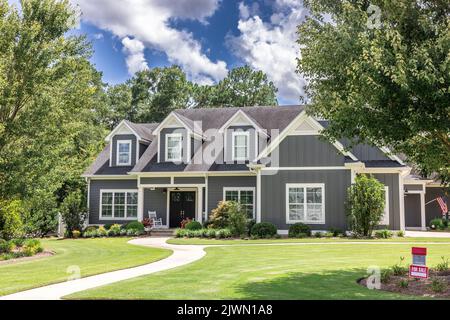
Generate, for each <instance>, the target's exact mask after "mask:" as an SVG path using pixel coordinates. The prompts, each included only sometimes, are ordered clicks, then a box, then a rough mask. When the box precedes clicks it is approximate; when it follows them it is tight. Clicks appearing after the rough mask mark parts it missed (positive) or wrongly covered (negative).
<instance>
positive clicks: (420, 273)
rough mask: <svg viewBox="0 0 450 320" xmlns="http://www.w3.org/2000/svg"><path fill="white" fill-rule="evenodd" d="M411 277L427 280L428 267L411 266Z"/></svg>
mask: <svg viewBox="0 0 450 320" xmlns="http://www.w3.org/2000/svg"><path fill="white" fill-rule="evenodd" d="M409 276H410V277H411V278H422V279H427V278H428V267H424V266H415V265H413V264H412V265H410V266H409Z"/></svg>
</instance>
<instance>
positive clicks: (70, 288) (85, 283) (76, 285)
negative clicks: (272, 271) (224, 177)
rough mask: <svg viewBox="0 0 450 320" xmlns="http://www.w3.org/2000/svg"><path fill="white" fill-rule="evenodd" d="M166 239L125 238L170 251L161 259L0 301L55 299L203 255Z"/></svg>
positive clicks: (177, 264)
mask: <svg viewBox="0 0 450 320" xmlns="http://www.w3.org/2000/svg"><path fill="white" fill-rule="evenodd" d="M167 239H168V238H139V239H134V240H131V241H129V243H131V244H135V245H142V246H148V247H154V248H163V249H169V250H172V251H173V253H172V255H170V256H169V257H167V258H165V259H162V260H159V261H156V262H152V263H149V264H146V265H142V266H139V267H134V268H129V269H123V270H117V271H112V272H107V273H102V274H99V275H95V276H89V277H86V278H81V279H77V280H72V281H66V282H60V283H56V284H51V285H48V286H44V287H39V288H35V289H30V290H26V291H21V292H17V293H13V294H10V295H6V296H2V297H0V300H59V299H61V298H62V297H64V296H66V295H69V294H72V293H75V292H79V291H83V290H88V289H92V288H95V287H100V286H104V285H107V284H111V283H114V282H118V281H122V280H127V279H131V278H135V277H139V276H143V275H148V274H152V273H155V272H159V271H163V270H168V269H172V268H176V267H179V266H183V265H186V264H189V263H191V262H194V261H197V260H199V259H201V258H202V257H203V256H204V255H205V254H206V253H205V251H204V250H203V248H204V247H205V246H197V245H171V244H167V243H166V240H167Z"/></svg>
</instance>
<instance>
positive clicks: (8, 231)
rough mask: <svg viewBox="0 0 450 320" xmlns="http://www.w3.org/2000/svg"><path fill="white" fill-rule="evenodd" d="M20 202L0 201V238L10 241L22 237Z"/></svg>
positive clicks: (21, 209)
mask: <svg viewBox="0 0 450 320" xmlns="http://www.w3.org/2000/svg"><path fill="white" fill-rule="evenodd" d="M22 213H23V208H22V202H21V201H20V200H12V201H6V200H4V201H0V238H3V239H5V240H10V239H12V238H15V237H18V236H20V235H22V230H23V229H22V228H23V223H22V218H21V216H22Z"/></svg>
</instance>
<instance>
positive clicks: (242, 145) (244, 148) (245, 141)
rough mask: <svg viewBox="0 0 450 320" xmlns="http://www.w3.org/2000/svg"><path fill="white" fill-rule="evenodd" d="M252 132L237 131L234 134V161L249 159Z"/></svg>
mask: <svg viewBox="0 0 450 320" xmlns="http://www.w3.org/2000/svg"><path fill="white" fill-rule="evenodd" d="M249 142H250V132H248V131H237V132H233V134H232V153H233V157H232V159H233V161H246V160H249V149H250V148H249Z"/></svg>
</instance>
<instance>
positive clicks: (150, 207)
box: [138, 178, 206, 229]
mask: <svg viewBox="0 0 450 320" xmlns="http://www.w3.org/2000/svg"><path fill="white" fill-rule="evenodd" d="M144 179H145V180H144ZM167 179H169V180H168V181H166V180H164V179H163V180H161V179H158V180H159V181H158V182H169V183H156V184H149V183H148V182H152V183H153V182H155V181H156V180H154V179H150V180H149V178H142V179H141V183H140V184H139V185H138V193H139V194H138V199H139V200H138V219H139V220H143V219H144V218H148V216H149V212H152V211H153V212H155V213H156V216H157V218H161V220H162V224H163V228H164V229H174V228H179V227H180V224H181V221H182V220H184V219H187V218H189V219H192V220H196V221H199V222H203V221H204V220H205V212H206V208H205V200H206V199H205V198H206V184H205V183H198V184H187V183H176V182H175V181H174V179H173V178H167ZM146 182H147V183H146ZM183 182H184V181H183ZM197 182H201V181H198V180H197ZM203 182H204V181H203Z"/></svg>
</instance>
